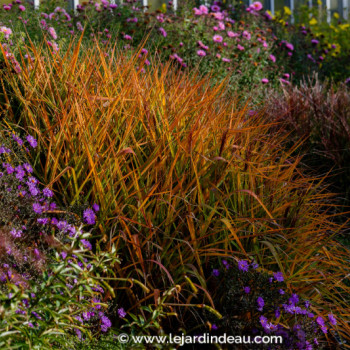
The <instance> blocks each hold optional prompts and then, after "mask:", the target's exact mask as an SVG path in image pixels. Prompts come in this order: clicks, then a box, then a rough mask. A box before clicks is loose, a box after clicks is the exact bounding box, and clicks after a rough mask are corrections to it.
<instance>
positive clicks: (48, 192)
mask: <svg viewBox="0 0 350 350" xmlns="http://www.w3.org/2000/svg"><path fill="white" fill-rule="evenodd" d="M43 195H44V196H45V197H46V198H51V197H52V196H53V192H52V191H51V190H50V189H48V188H44V189H43Z"/></svg>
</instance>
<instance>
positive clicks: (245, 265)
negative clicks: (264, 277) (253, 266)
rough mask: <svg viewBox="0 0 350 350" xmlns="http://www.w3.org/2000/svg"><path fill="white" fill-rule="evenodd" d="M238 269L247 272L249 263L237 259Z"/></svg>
mask: <svg viewBox="0 0 350 350" xmlns="http://www.w3.org/2000/svg"><path fill="white" fill-rule="evenodd" d="M238 269H239V270H240V271H243V272H248V270H249V264H248V261H246V260H239V261H238Z"/></svg>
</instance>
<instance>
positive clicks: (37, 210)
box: [33, 203, 43, 214]
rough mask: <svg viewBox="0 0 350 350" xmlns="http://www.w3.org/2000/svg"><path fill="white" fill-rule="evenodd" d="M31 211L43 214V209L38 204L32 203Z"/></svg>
mask: <svg viewBox="0 0 350 350" xmlns="http://www.w3.org/2000/svg"><path fill="white" fill-rule="evenodd" d="M33 210H34V212H35V213H37V214H41V213H42V212H43V209H42V206H41V204H40V203H33Z"/></svg>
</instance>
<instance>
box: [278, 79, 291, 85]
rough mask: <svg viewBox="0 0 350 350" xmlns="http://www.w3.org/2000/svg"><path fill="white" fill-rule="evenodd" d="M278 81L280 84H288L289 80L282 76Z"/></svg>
mask: <svg viewBox="0 0 350 350" xmlns="http://www.w3.org/2000/svg"><path fill="white" fill-rule="evenodd" d="M280 82H281V83H282V84H286V85H289V84H290V82H289V81H288V80H285V79H283V78H281V79H280Z"/></svg>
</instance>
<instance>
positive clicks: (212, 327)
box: [211, 323, 218, 331]
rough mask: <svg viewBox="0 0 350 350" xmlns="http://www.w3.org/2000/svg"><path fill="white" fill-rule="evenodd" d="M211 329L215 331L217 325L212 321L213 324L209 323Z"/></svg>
mask: <svg viewBox="0 0 350 350" xmlns="http://www.w3.org/2000/svg"><path fill="white" fill-rule="evenodd" d="M211 329H212V330H213V331H216V330H217V329H218V326H217V325H216V324H215V323H213V324H212V325H211Z"/></svg>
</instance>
